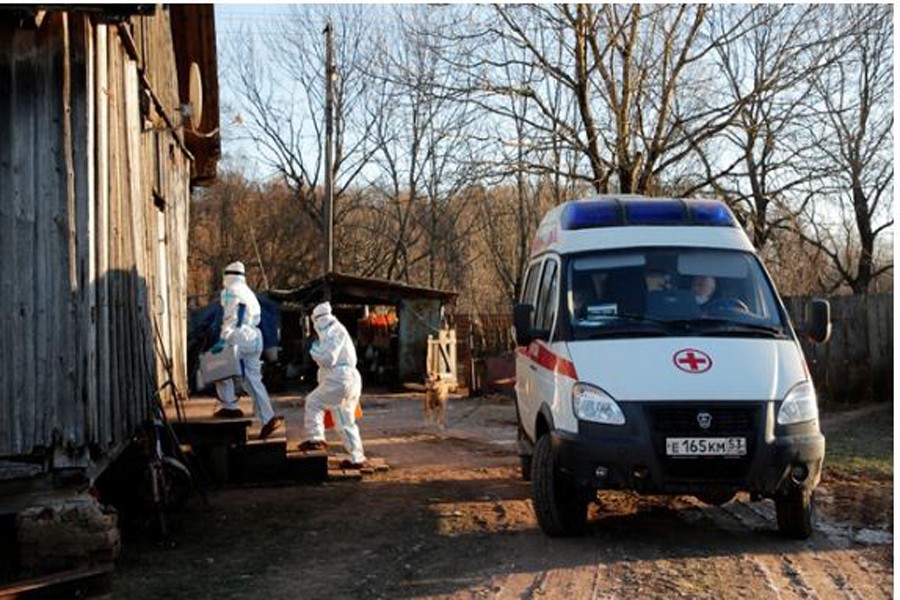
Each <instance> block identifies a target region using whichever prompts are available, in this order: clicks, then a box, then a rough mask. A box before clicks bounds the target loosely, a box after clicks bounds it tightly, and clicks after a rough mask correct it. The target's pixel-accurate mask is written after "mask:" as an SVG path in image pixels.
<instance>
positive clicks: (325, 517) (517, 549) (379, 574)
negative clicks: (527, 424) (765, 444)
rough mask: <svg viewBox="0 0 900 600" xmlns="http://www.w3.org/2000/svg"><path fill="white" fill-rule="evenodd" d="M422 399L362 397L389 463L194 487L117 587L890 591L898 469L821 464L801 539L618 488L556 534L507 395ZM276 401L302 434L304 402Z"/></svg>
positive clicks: (567, 593) (562, 593)
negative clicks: (810, 523)
mask: <svg viewBox="0 0 900 600" xmlns="http://www.w3.org/2000/svg"><path fill="white" fill-rule="evenodd" d="M419 402H420V400H418V398H416V397H415V396H414V395H410V396H393V397H366V398H364V406H365V416H364V419H363V437H364V441H365V442H366V450H367V452H368V453H369V454H370V455H373V456H377V457H383V458H384V459H385V460H386V461H387V462H388V463H389V464H390V465H391V470H390V471H388V472H386V473H378V474H375V475H373V476H368V477H366V478H365V479H363V480H362V481H354V480H348V481H340V482H336V483H328V484H322V485H307V486H293V487H279V488H244V489H236V490H235V489H231V490H223V491H218V492H215V493H214V494H213V495H212V504H213V509H212V510H210V511H204V510H203V509H202V508H201V506H200V504H199V502H193V503H192V504H191V505H190V506H189V507H188V509H187V512H186V514H185V515H184V517H185V518H184V519H183V530H182V531H181V532H180V534H179V537H178V544H177V546H176V547H175V548H164V547H160V546H158V545H156V544H154V543H152V542H149V541H132V542H131V543H130V544H129V543H127V544H126V547H125V552H124V556H123V557H122V559H121V560H120V563H119V566H118V570H117V571H118V572H117V577H116V581H115V588H114V592H115V595H116V597H123V598H124V597H127V598H157V597H160V596H164V595H169V596H174V597H194V598H205V597H208V598H222V597H228V598H260V597H268V598H317V597H347V598H410V597H416V598H418V597H441V598H536V597H547V598H571V599H575V598H643V597H665V598H677V597H685V598H739V597H740V598H747V597H766V598H785V599H790V598H865V599H870V598H889V597H892V594H893V589H892V588H893V567H892V555H893V542H892V539H891V533H892V531H893V508H892V490H891V487H892V484H891V482H880V483H878V484H877V485H874V486H873V485H871V482H865V481H828V480H826V481H825V482H824V484H823V485H822V487H820V494H819V499H820V509H821V514H822V516H821V518H820V524H819V527H818V530H817V532H816V534H815V535H814V536H813V537H812V538H811V539H810V540H808V541H805V542H796V541H789V540H784V539H782V538H780V537H779V536H778V535H777V534H776V531H775V525H774V506H773V505H772V503H771V502H768V501H763V502H754V503H751V502H749V500H748V498H746V497H738V498H737V499H736V500H735V501H733V502H730V503H729V504H726V505H725V506H723V507H710V506H706V505H704V504H702V503H700V502H699V501H697V500H695V499H693V498H691V497H683V496H682V497H676V498H642V497H639V496H636V495H632V494H624V493H609V494H602V495H601V496H600V499H601V504H600V505H599V506H597V507H593V508H592V515H591V516H592V525H591V528H590V531H589V534H588V535H587V536H585V537H582V538H578V539H550V538H547V537H545V536H544V535H543V534H542V533H541V531H540V530H539V529H538V527H537V524H536V522H535V518H534V515H533V513H532V510H531V503H530V487H529V485H530V484H528V483H526V482H523V481H521V480H520V479H519V478H518V461H517V458H516V456H515V453H514V436H515V428H514V423H515V421H514V419H515V415H514V409H513V407H512V404H511V403H510V402H509V401H506V402H502V401H499V400H497V399H493V400H492V399H480V400H459V401H454V402H451V408H450V427H449V428H448V429H447V430H445V431H439V430H434V429H429V428H426V427H424V426H423V425H422V420H421V408H420V404H419ZM279 405H280V408H281V409H282V411H283V412H285V413H286V414H287V418H288V427H289V430H290V431H291V433H292V435H297V434H295V433H294V432H299V427H298V426H299V423H300V420H301V418H302V410H300V409H299V408H298V406H299V402H297V401H296V399H292V398H290V397H286V398H281V399H280V400H279ZM292 441H293V440H292Z"/></svg>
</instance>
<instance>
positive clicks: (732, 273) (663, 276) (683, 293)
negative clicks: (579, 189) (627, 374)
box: [567, 248, 787, 339]
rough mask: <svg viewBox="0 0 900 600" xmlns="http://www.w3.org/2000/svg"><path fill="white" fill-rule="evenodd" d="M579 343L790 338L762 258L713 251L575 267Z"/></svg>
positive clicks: (648, 251)
mask: <svg viewBox="0 0 900 600" xmlns="http://www.w3.org/2000/svg"><path fill="white" fill-rule="evenodd" d="M567 300H568V305H569V319H570V323H571V324H572V330H573V335H574V337H575V338H576V339H578V338H588V337H598V336H605V335H622V334H625V333H632V332H640V333H642V334H644V335H684V334H685V333H689V334H690V335H724V336H743V335H746V336H751V337H784V336H785V335H787V330H786V327H785V323H784V322H783V320H782V317H781V314H780V311H779V310H778V303H777V302H776V300H775V295H774V291H773V290H772V287H771V285H770V284H769V281H768V279H767V278H766V277H765V274H764V272H763V270H762V267H761V266H760V264H759V261H758V260H757V258H756V257H755V256H753V255H752V254H750V253H747V252H740V251H733V250H717V249H707V248H640V249H628V250H615V251H597V252H592V253H586V254H579V255H577V256H574V257H572V258H570V259H569V265H568V293H567Z"/></svg>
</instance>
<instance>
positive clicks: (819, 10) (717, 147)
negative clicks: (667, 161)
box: [701, 4, 840, 249]
mask: <svg viewBox="0 0 900 600" xmlns="http://www.w3.org/2000/svg"><path fill="white" fill-rule="evenodd" d="M830 16H831V15H830V13H829V10H828V9H827V8H826V7H823V6H816V5H809V6H800V5H772V4H765V5H755V6H741V5H737V6H731V7H724V6H723V7H721V8H720V10H719V11H718V12H717V19H715V20H714V24H713V27H714V28H715V29H716V30H717V31H726V30H728V29H729V28H731V27H733V23H735V22H737V21H744V22H745V23H746V24H747V27H748V33H747V35H745V36H742V37H741V38H739V39H737V40H734V41H733V42H732V43H731V44H728V45H721V46H718V47H717V48H716V56H717V58H718V63H719V65H720V68H721V73H722V74H723V76H724V77H723V82H725V83H726V84H727V88H726V89H727V91H728V92H729V93H730V94H731V95H732V97H733V99H734V101H735V102H736V103H741V108H740V110H739V111H738V113H737V115H736V118H735V119H734V121H733V123H732V125H731V126H730V127H728V128H727V129H726V130H724V131H723V132H722V135H721V136H720V139H719V143H717V144H714V145H711V146H710V147H709V148H707V149H706V151H705V152H702V153H701V154H702V161H703V164H704V165H705V171H706V173H707V181H706V182H704V183H709V184H711V186H712V187H713V189H714V190H715V192H716V193H717V194H719V195H720V196H723V197H725V198H727V199H728V200H729V201H730V202H731V203H732V206H733V208H734V209H735V211H736V212H737V213H738V216H739V218H740V219H741V220H742V221H743V222H744V223H745V225H747V227H748V229H749V230H750V235H751V239H752V241H753V244H754V246H756V247H757V248H758V249H762V248H763V247H764V246H765V245H766V243H767V242H768V241H769V240H770V239H771V237H772V236H773V234H775V233H776V232H778V231H785V230H786V229H787V228H788V227H791V226H792V223H794V222H795V219H796V216H797V215H799V214H800V213H802V211H803V209H804V208H805V206H806V204H807V203H808V202H809V201H810V200H811V198H812V196H811V195H810V194H809V193H808V184H809V182H810V181H811V179H812V178H813V177H814V176H813V175H812V173H811V172H810V171H808V170H804V169H803V168H802V167H803V163H804V162H805V157H806V156H808V155H809V154H810V152H811V151H812V150H813V148H814V147H815V144H816V140H814V139H813V138H811V137H810V136H809V135H807V130H808V127H809V123H810V122H811V121H813V120H815V119H818V118H819V117H818V114H817V112H816V111H814V110H812V109H811V108H810V107H809V106H808V104H807V102H806V100H807V99H808V97H809V95H810V93H811V91H812V86H813V82H814V81H815V77H816V76H817V73H818V71H820V70H821V69H822V68H824V67H825V66H826V65H827V64H828V61H829V60H832V59H833V56H834V55H833V53H832V46H833V44H834V42H835V40H836V39H837V38H838V36H839V34H840V32H839V31H836V30H835V31H832V32H827V31H823V29H824V28H823V26H822V25H823V23H825V22H828V23H832V21H831V19H830ZM823 33H824V35H823ZM722 157H728V158H725V159H724V160H723V158H722ZM714 171H715V172H714ZM792 235H793V234H792Z"/></svg>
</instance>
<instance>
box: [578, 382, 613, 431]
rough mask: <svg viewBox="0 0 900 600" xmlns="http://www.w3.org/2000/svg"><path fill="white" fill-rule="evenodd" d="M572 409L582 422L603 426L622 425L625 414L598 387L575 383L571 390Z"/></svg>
mask: <svg viewBox="0 0 900 600" xmlns="http://www.w3.org/2000/svg"><path fill="white" fill-rule="evenodd" d="M572 408H573V409H574V411H575V416H576V417H578V418H579V419H582V420H584V421H592V422H594V423H603V424H604V425H624V424H625V413H623V412H622V409H621V408H619V405H618V404H616V401H615V400H613V399H612V397H611V396H610V395H609V394H607V393H606V392H604V391H603V390H601V389H600V388H598V387H594V386H592V385H589V384H587V383H576V384H575V386H574V387H573V388H572Z"/></svg>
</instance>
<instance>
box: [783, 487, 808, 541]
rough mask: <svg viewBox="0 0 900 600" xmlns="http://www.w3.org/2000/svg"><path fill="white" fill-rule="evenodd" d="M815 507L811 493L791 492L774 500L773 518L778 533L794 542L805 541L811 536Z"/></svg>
mask: <svg viewBox="0 0 900 600" xmlns="http://www.w3.org/2000/svg"><path fill="white" fill-rule="evenodd" d="M815 511H816V505H815V500H814V498H813V495H812V492H802V491H797V492H791V493H789V494H787V495H784V496H777V497H776V498H775V516H776V518H777V520H778V531H779V532H780V533H781V534H782V535H784V536H786V537H790V538H794V539H796V540H805V539H807V538H808V537H809V536H811V535H812V532H813V527H814V524H815Z"/></svg>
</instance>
